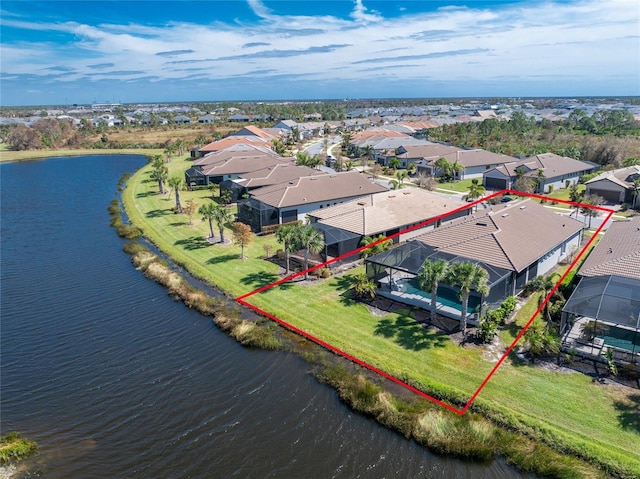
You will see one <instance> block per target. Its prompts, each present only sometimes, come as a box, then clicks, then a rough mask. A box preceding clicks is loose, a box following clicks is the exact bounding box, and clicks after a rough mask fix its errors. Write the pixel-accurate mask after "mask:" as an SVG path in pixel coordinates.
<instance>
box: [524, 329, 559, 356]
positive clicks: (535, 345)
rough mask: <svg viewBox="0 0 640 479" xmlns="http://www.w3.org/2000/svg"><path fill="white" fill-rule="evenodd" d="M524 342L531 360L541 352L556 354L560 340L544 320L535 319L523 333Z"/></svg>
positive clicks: (541, 353) (540, 354)
mask: <svg viewBox="0 0 640 479" xmlns="http://www.w3.org/2000/svg"><path fill="white" fill-rule="evenodd" d="M524 340H525V343H526V344H527V345H528V346H529V355H530V356H531V362H533V361H534V360H535V358H536V357H537V356H542V355H543V354H558V351H560V340H559V339H558V336H557V335H556V334H554V333H553V331H552V330H551V329H549V327H548V325H547V323H546V322H544V321H541V320H539V319H536V320H535V321H534V322H533V323H531V325H530V326H529V328H528V329H527V330H526V331H525V333H524Z"/></svg>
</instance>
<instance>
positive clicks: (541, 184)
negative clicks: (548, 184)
mask: <svg viewBox="0 0 640 479" xmlns="http://www.w3.org/2000/svg"><path fill="white" fill-rule="evenodd" d="M544 180H546V177H545V176H544V170H543V169H542V168H540V169H539V170H538V176H537V178H536V188H537V190H538V193H544Z"/></svg>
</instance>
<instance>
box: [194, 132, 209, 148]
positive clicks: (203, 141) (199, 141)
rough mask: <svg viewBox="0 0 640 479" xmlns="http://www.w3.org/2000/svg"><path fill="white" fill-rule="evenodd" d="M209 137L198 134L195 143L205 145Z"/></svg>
mask: <svg viewBox="0 0 640 479" xmlns="http://www.w3.org/2000/svg"><path fill="white" fill-rule="evenodd" d="M207 141H208V140H207V137H206V136H204V135H200V136H198V138H196V139H195V144H196V146H203V145H206V144H207Z"/></svg>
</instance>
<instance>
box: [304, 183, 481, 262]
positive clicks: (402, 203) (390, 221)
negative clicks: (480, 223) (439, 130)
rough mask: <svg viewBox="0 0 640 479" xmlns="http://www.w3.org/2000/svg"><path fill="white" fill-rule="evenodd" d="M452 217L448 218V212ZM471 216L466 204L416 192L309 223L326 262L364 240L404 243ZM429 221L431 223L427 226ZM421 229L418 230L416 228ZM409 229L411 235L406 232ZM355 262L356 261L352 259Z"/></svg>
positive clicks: (356, 204) (318, 215)
mask: <svg viewBox="0 0 640 479" xmlns="http://www.w3.org/2000/svg"><path fill="white" fill-rule="evenodd" d="M454 210H457V211H455V213H453V214H447V213H449V212H451V211H454ZM469 213H470V209H469V208H468V205H467V203H465V202H463V201H460V200H455V199H450V198H446V197H444V196H442V195H438V194H436V193H432V192H431V191H426V190H422V189H418V188H407V189H404V190H393V191H385V192H381V193H375V194H371V195H369V196H365V197H362V198H358V199H356V200H353V201H348V202H344V203H340V204H337V205H334V206H329V207H323V208H320V209H318V210H315V211H311V212H310V213H308V215H307V216H308V218H309V222H310V223H311V224H312V225H313V226H315V227H316V228H317V229H320V230H321V231H323V232H324V233H325V260H326V259H327V258H328V257H331V256H332V257H338V256H341V255H343V254H345V253H348V252H350V251H353V250H354V249H356V248H358V247H359V246H360V242H361V241H362V239H363V238H364V237H366V236H368V237H372V238H373V237H377V236H379V235H382V236H385V237H386V236H392V235H396V234H398V233H399V232H400V231H406V233H403V234H399V235H397V236H395V238H394V239H393V241H394V242H395V243H398V242H404V241H407V240H409V239H411V238H413V237H416V236H419V235H420V234H422V233H424V232H425V231H427V230H429V229H431V228H434V227H435V226H436V225H440V224H441V222H442V221H451V220H453V219H455V218H459V217H461V216H464V215H467V214H469ZM428 220H434V221H432V222H430V223H428V224H426V225H424V223H425V222H427V221H428ZM418 225H421V226H420V227H419V228H416V227H417V226H418ZM409 229H411V231H407V230H409ZM352 259H356V258H352Z"/></svg>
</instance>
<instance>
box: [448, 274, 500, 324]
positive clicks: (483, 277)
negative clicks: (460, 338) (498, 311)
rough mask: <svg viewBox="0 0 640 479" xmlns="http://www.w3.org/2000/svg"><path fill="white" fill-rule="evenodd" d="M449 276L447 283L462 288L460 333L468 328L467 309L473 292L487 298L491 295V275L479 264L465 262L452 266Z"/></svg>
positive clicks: (460, 295) (460, 294)
mask: <svg viewBox="0 0 640 479" xmlns="http://www.w3.org/2000/svg"><path fill="white" fill-rule="evenodd" d="M447 276H448V277H447V279H446V281H447V283H449V284H450V285H451V286H457V287H458V288H460V293H459V297H460V300H461V302H462V309H461V310H460V331H463V332H464V331H465V329H466V328H467V308H468V305H469V295H470V293H471V290H474V291H476V292H478V293H480V294H482V295H485V296H486V295H487V294H489V287H488V283H489V273H488V272H487V270H486V269H484V268H483V267H482V266H480V265H478V264H477V263H471V262H469V261H464V262H460V263H454V264H453V265H451V268H450V269H449V274H448V275H447Z"/></svg>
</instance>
